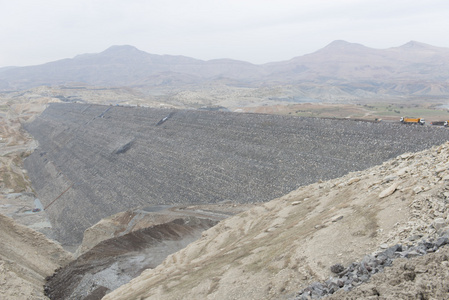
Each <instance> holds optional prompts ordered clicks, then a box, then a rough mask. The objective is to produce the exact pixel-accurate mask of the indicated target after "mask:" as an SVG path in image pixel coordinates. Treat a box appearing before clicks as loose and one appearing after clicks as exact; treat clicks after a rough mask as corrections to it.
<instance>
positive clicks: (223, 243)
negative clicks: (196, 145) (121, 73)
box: [0, 93, 449, 300]
mask: <svg viewBox="0 0 449 300" xmlns="http://www.w3.org/2000/svg"><path fill="white" fill-rule="evenodd" d="M20 97H22V98H20ZM20 97H19V98H20V99H22V100H23V101H14V102H11V98H2V99H1V100H2V102H1V105H0V108H1V109H0V116H1V118H0V121H1V126H2V131H1V137H2V140H1V141H0V150H1V151H2V152H1V154H2V155H1V163H2V164H1V172H2V173H1V174H2V178H0V179H1V182H0V188H1V194H0V201H1V202H0V223H1V224H0V225H1V226H0V227H1V228H2V230H1V232H0V238H1V240H2V243H1V246H0V269H1V270H0V274H2V276H0V282H1V284H0V298H2V299H3V298H5V299H46V296H44V288H43V285H44V279H45V277H46V276H49V277H48V280H49V281H48V284H47V288H46V292H47V294H48V295H50V296H51V295H55V294H52V288H51V284H50V283H52V284H53V283H55V282H58V280H61V279H62V282H69V281H65V279H64V278H68V277H69V278H71V279H73V281H72V283H73V284H72V283H71V284H70V285H68V284H65V285H64V284H62V285H59V286H58V285H57V284H56V285H55V286H57V287H58V288H59V287H61V286H65V287H66V288H67V289H66V290H63V289H62V288H61V289H60V290H59V291H58V292H60V293H61V294H59V295H57V294H56V298H57V299H60V295H63V294H64V295H68V294H73V291H75V292H77V293H78V294H76V293H75V295H83V296H86V299H91V300H92V299H101V298H102V297H103V296H105V299H161V298H162V299H301V298H300V297H309V296H312V294H313V291H315V294H313V297H319V295H318V294H320V295H324V294H326V296H327V297H329V298H330V299H448V298H449V292H448V290H449V286H448V282H449V274H448V271H447V270H448V268H447V267H448V257H449V250H448V249H447V248H448V246H447V245H445V244H446V239H448V238H449V236H448V235H447V233H448V231H447V230H448V224H449V217H448V203H449V202H448V201H449V186H448V182H449V144H447V143H446V144H443V145H441V146H436V147H432V148H429V149H428V150H425V151H422V152H419V153H406V154H403V155H400V156H398V157H396V158H395V159H392V160H390V161H388V162H385V163H383V164H381V165H379V166H376V167H373V168H370V169H366V170H363V171H358V172H352V173H349V174H348V175H346V176H343V177H341V178H336V179H332V180H330V181H320V182H317V183H314V184H311V185H309V186H305V187H301V188H299V189H298V190H295V191H293V192H291V193H289V194H287V195H285V196H283V197H280V198H277V199H274V200H272V201H270V202H267V203H265V204H256V205H254V207H253V205H249V206H245V207H240V206H239V205H237V204H235V203H232V202H223V203H219V204H217V205H215V206H207V205H205V206H193V205H192V206H190V205H189V206H183V207H154V206H153V207H142V208H141V209H142V210H141V211H139V210H135V211H128V212H123V213H120V214H119V215H115V216H111V217H109V218H107V219H104V220H102V221H100V222H99V223H98V224H96V225H95V226H94V227H92V228H90V229H89V230H88V231H87V234H86V235H85V236H84V237H85V240H84V241H83V245H82V246H81V247H80V248H79V249H78V252H77V256H79V258H78V259H77V260H73V258H72V255H71V254H69V253H67V252H65V251H64V250H63V249H62V248H61V247H60V246H59V245H58V244H56V243H54V242H51V241H48V240H47V239H46V238H45V236H44V235H42V234H40V233H38V232H36V231H34V230H32V229H30V228H26V227H24V226H22V225H19V224H17V222H20V223H22V224H25V225H27V226H29V227H31V228H33V229H35V230H39V231H41V232H43V233H45V234H47V235H48V236H51V234H52V228H51V225H50V223H49V222H48V219H47V217H46V213H45V212H42V211H36V212H33V211H32V210H33V209H35V208H38V207H39V203H38V202H36V201H35V200H36V195H35V193H34V191H33V190H32V189H31V188H30V185H29V180H28V178H27V174H26V172H24V171H23V168H22V164H21V161H22V158H23V156H27V155H28V154H29V152H30V150H32V149H34V147H35V144H33V141H32V139H31V138H30V136H28V135H27V134H26V132H24V131H22V130H21V123H22V122H24V121H26V120H29V119H30V118H32V116H34V115H36V114H37V113H39V112H40V111H42V109H43V108H44V107H45V105H46V103H47V102H49V101H50V102H51V101H59V100H60V99H59V98H52V97H48V98H41V96H33V94H32V93H29V94H26V95H23V96H20ZM19 98H17V97H16V98H14V99H15V100H17V99H19ZM30 103H31V104H32V105H29V104H30ZM12 137H17V138H14V139H13V138H12ZM235 213H239V214H238V215H236V216H234V217H230V216H231V215H233V214H235ZM1 214H3V215H8V216H10V217H11V218H14V221H13V219H11V218H9V217H6V216H2V215H1ZM185 215H188V217H185ZM145 216H150V217H145ZM206 216H207V217H206ZM202 218H206V219H208V220H206V221H204V222H203V221H200V219H202ZM224 218H225V219H224ZM222 219H224V220H222ZM175 220H178V221H175ZM187 220H190V221H189V222H190V223H191V224H192V225H194V224H196V225H194V226H193V227H195V226H197V227H196V228H197V229H198V230H194V231H195V232H196V233H195V234H193V235H189V234H187V235H188V237H187V238H186V239H183V238H181V239H179V237H180V236H184V233H186V232H187V231H184V230H185V228H187V227H186V226H185V225H186V222H187ZM194 220H195V221H194ZM220 220H222V221H220ZM173 221H174V223H173ZM217 221H220V222H219V223H218V224H217V225H216V226H213V227H211V228H210V229H208V230H207V231H205V232H203V233H202V234H199V233H200V232H201V231H202V230H203V229H201V228H202V226H203V225H205V224H209V225H207V226H205V227H204V229H205V228H206V227H209V226H211V225H213V223H208V222H217ZM164 224H175V225H174V226H177V227H176V228H178V229H177V231H176V230H175V231H172V230H171V229H170V230H168V231H167V229H168V228H170V226H171V225H164ZM201 224H203V225H201ZM158 226H159V227H160V229H159V230H156V231H154V230H155V229H157V228H159V227H158ZM179 226H181V227H179ZM193 227H192V228H193ZM148 228H153V229H152V230H151V229H148ZM150 232H153V233H150ZM155 232H157V234H156V235H159V237H160V234H161V233H163V232H166V233H169V234H167V236H169V235H170V236H171V237H172V239H171V241H167V243H160V242H158V243H154V241H153V242H149V241H150V240H151V239H149V237H151V234H154V233H155ZM176 232H178V233H181V234H178V237H176V235H177V234H176ZM182 232H184V233H182ZM145 233H149V234H145ZM195 236H196V237H199V236H200V238H199V239H198V240H197V241H193V240H194V239H195ZM110 237H112V239H109V238H110ZM136 238H137V239H139V243H135V241H136ZM168 240H169V239H168ZM181 240H182V242H180V241H181ZM126 241H128V242H129V245H130V247H129V249H126V250H124V248H123V247H121V246H120V245H122V242H123V244H127V242H126ZM192 241H193V242H192ZM190 242H192V243H190ZM146 243H147V244H146ZM151 243H153V244H151ZM187 243H190V244H189V245H188V246H187V247H185V248H184V249H182V250H180V251H178V252H176V253H173V254H171V255H169V256H168V257H167V258H166V259H164V257H165V256H159V257H158V258H157V260H155V261H157V262H156V263H155V261H153V262H150V257H151V256H153V257H154V256H155V254H154V253H151V252H148V251H145V249H146V250H148V249H151V248H152V247H153V249H164V247H165V249H166V248H167V247H169V248H170V249H171V252H173V251H176V250H177V249H180V248H183V247H184V246H185V245H186V244H187ZM149 244H151V245H150V246H148V245H149ZM155 245H157V246H156V247H155ZM173 245H177V246H176V247H172V246H173ZM133 247H137V248H138V249H137V251H136V249H135V248H133ZM125 248H128V247H125ZM130 249H131V250H130ZM72 250H73V251H75V249H72ZM114 251H116V252H117V253H118V254H119V255H121V257H120V256H119V258H118V259H117V258H116V257H115V256H114V254H113V252H114ZM120 251H122V252H120ZM119 252H120V253H119ZM162 252H164V253H168V252H169V251H166V250H164V251H162ZM97 258H98V262H99V263H98V264H92V261H95V260H96V259H97ZM100 258H102V259H104V260H103V261H102V262H101V260H100ZM69 261H71V263H69ZM160 261H162V263H161V264H160V265H158V266H156V264H159V262H160ZM64 265H68V266H69V267H67V268H64V269H59V271H58V272H57V274H56V275H52V276H50V275H51V274H52V273H53V270H54V269H57V268H59V267H61V266H64ZM131 265H133V266H135V268H134V267H133V268H129V266H131ZM145 267H149V269H148V270H145V271H143V270H142V269H143V268H145ZM126 268H128V271H129V272H130V273H126V272H124V270H125V269H126ZM74 270H75V271H74ZM79 270H83V272H81V273H82V275H81V273H80V272H79ZM86 270H87V272H86ZM89 270H90V271H89ZM92 270H94V271H95V272H92ZM378 270H379V271H381V272H377V271H378ZM142 271H143V272H142ZM141 272H142V273H141ZM75 273H76V274H75ZM131 273H133V274H132V275H130V274H131ZM140 273H141V275H140V276H138V277H137V278H135V279H133V280H131V279H132V277H134V276H137V275H139V274H140ZM84 275H85V276H84ZM120 276H121V277H120ZM366 277H368V278H369V280H368V281H367V282H364V280H365V278H366ZM111 278H112V279H116V282H115V283H114V284H115V285H109V284H110V282H108V280H110V279H111ZM125 278H126V280H124V279H125ZM129 280H131V281H130V282H129V283H127V284H125V285H123V286H122V287H120V288H118V289H116V290H114V291H112V290H113V289H115V288H116V287H117V285H119V284H121V283H125V282H128V281H129ZM337 287H338V288H337ZM326 289H327V292H326V293H322V292H323V291H324V290H326ZM330 289H333V290H332V292H333V294H332V293H330ZM53 291H54V288H53ZM65 293H68V294H65ZM89 293H90V294H89ZM105 294H107V295H105ZM52 297H53V296H52ZM58 297H59V298H58ZM64 297H65V296H64Z"/></svg>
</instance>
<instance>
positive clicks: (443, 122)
mask: <svg viewBox="0 0 449 300" xmlns="http://www.w3.org/2000/svg"><path fill="white" fill-rule="evenodd" d="M430 124H432V125H434V126H447V121H434V122H432V123H430Z"/></svg>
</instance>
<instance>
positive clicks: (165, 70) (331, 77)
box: [0, 40, 449, 98]
mask: <svg viewBox="0 0 449 300" xmlns="http://www.w3.org/2000/svg"><path fill="white" fill-rule="evenodd" d="M70 84H85V85H92V86H102V87H131V88H139V89H143V90H145V89H151V88H155V87H158V88H183V89H185V88H188V87H189V86H190V87H191V86H199V85H205V84H224V85H227V86H237V87H262V86H293V87H294V88H295V89H296V90H298V94H301V95H302V96H308V97H314V98H320V95H324V94H329V93H335V95H338V94H341V93H344V94H346V95H352V96H353V97H365V98H366V97H379V96H389V97H391V96H397V97H403V96H436V97H443V96H447V95H449V48H442V47H435V46H431V45H428V44H424V43H420V42H416V41H411V42H408V43H406V44H405V45H402V46H400V47H393V48H388V49H373V48H369V47H366V46H363V45H361V44H357V43H349V42H346V41H341V40H339V41H334V42H332V43H330V44H329V45H328V46H326V47H324V48H322V49H320V50H318V51H316V52H313V53H311V54H307V55H303V56H298V57H294V58H292V59H290V60H288V61H280V62H272V63H267V64H262V65H255V64H251V63H248V62H244V61H238V60H232V59H215V60H209V61H204V60H198V59H194V58H190V57H186V56H173V55H155V54H150V53H147V52H144V51H141V50H139V49H137V48H135V47H133V46H128V45H125V46H112V47H110V48H108V49H106V50H105V51H103V52H101V53H96V54H82V55H78V56H75V57H74V58H68V59H62V60H58V61H53V62H49V63H46V64H42V65H36V66H27V67H7V68H0V91H11V90H21V89H28V88H32V87H36V86H42V85H46V86H58V85H70Z"/></svg>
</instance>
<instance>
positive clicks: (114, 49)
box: [102, 45, 140, 53]
mask: <svg viewBox="0 0 449 300" xmlns="http://www.w3.org/2000/svg"><path fill="white" fill-rule="evenodd" d="M135 51H140V50H139V49H137V48H136V47H134V46H131V45H114V46H111V47H109V48H108V49H106V50H104V51H103V52H102V53H123V52H135Z"/></svg>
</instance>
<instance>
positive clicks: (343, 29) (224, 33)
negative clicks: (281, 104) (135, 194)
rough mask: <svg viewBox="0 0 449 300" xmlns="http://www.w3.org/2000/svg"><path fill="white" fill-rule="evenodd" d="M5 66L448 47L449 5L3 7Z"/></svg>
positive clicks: (0, 31)
mask: <svg viewBox="0 0 449 300" xmlns="http://www.w3.org/2000/svg"><path fill="white" fill-rule="evenodd" d="M0 1H1V2H0V4H1V10H0V40H1V41H2V46H1V47H0V67H6V66H27V65H37V64H42V63H46V62H50V61H55V60H59V59H63V58H71V57H74V56H76V55H79V54H84V53H98V52H101V51H104V50H105V49H107V48H109V47H110V46H112V45H124V44H128V45H133V46H135V47H137V48H139V49H140V50H143V51H146V52H148V53H152V54H170V55H184V56H189V57H193V58H197V59H202V60H210V59H218V58H231V59H237V60H243V61H248V62H251V63H255V64H262V63H267V62H274V61H282V60H289V59H291V58H293V57H296V56H301V55H304V54H307V53H312V52H314V51H316V50H319V49H320V48H322V47H324V46H326V45H327V44H329V43H331V42H332V41H334V40H345V41H348V42H352V43H360V44H363V45H365V46H367V47H371V48H378V49H386V48H390V47H397V46H401V45H403V44H405V43H407V42H408V41H411V40H415V41H419V42H422V43H426V44H430V45H433V46H439V47H449V40H448V39H447V38H446V35H447V30H448V28H449V18H447V16H448V15H449V2H448V1H447V0H432V1H430V2H429V1H427V2H424V1H417V0H414V1H404V0H398V1H386V0H376V1H374V0H363V1H362V0H337V1H332V0H302V1H295V0H278V1H270V0H245V1H237V0H231V1H224V0H194V1H181V0H168V1H163V2H162V1H153V0H151V1H145V0H131V1H126V2H125V1H118V0H109V1H106V0H95V1H90V0H77V1H74V0H66V1H57V0H45V1H31V0H17V1H6V0H0Z"/></svg>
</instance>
